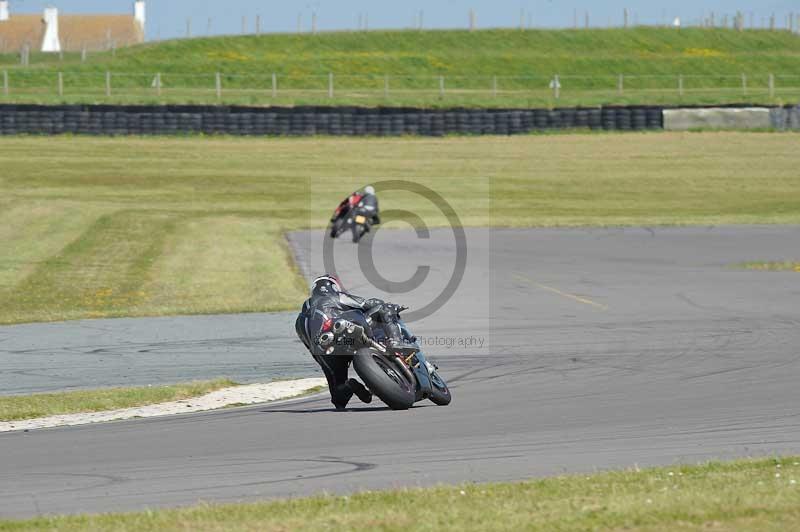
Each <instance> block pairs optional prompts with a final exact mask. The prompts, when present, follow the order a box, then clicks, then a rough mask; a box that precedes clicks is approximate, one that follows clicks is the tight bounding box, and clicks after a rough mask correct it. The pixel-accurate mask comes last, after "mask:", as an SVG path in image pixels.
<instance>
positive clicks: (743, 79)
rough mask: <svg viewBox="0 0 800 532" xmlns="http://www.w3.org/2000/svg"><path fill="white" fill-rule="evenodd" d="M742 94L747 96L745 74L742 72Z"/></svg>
mask: <svg viewBox="0 0 800 532" xmlns="http://www.w3.org/2000/svg"><path fill="white" fill-rule="evenodd" d="M742 94H743V95H744V96H747V74H742Z"/></svg>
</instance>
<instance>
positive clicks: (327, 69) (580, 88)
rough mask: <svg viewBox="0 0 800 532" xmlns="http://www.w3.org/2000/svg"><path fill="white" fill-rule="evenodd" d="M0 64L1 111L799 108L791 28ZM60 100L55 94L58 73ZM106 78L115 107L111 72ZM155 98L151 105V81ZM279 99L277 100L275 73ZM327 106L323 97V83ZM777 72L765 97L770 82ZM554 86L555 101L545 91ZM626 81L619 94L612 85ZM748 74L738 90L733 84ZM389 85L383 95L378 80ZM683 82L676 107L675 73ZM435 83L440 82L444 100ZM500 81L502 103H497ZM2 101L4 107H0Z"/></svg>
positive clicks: (351, 44) (1, 59)
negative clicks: (79, 107)
mask: <svg viewBox="0 0 800 532" xmlns="http://www.w3.org/2000/svg"><path fill="white" fill-rule="evenodd" d="M32 61H33V63H32V65H31V66H30V67H27V68H26V67H22V66H20V65H19V64H18V63H19V58H18V57H17V56H16V55H12V54H5V55H0V69H7V70H8V71H9V80H10V86H11V91H10V94H9V95H8V96H3V95H2V94H1V93H0V99H5V100H7V101H37V102H56V101H67V102H95V101H112V102H157V101H163V102H184V103H185V102H195V103H201V102H216V101H217V97H216V92H215V78H214V76H215V73H216V72H221V73H222V74H223V76H222V88H223V93H222V98H221V100H222V101H224V102H226V103H238V104H257V105H267V104H280V105H290V104H318V103H327V104H330V103H338V104H363V105H412V104H414V105H425V106H452V105H470V106H472V105H475V106H544V105H548V106H552V105H576V104H584V105H589V104H601V103H687V104H688V103H724V102H735V101H753V102H764V103H783V102H795V103H796V102H798V101H800V37H798V36H797V35H794V34H791V33H789V32H786V31H760V30H749V31H745V32H736V31H733V30H727V29H702V28H686V29H682V30H680V31H678V30H675V29H671V28H655V27H640V28H635V29H627V30H624V29H596V30H528V31H520V30H511V29H506V30H501V29H497V30H482V31H475V32H469V31H459V30H452V31H421V32H420V31H370V32H336V33H322V34H318V35H310V34H299V35H298V34H273V35H262V36H241V37H217V38H197V39H185V40H174V41H166V42H160V43H150V44H145V45H140V46H136V47H132V48H128V49H120V50H117V51H116V52H115V54H114V55H113V56H112V53H111V52H103V53H98V54H94V55H91V56H90V58H89V60H88V61H87V62H86V63H85V64H83V63H81V61H80V56H79V54H67V55H66V56H65V57H64V59H63V61H60V60H59V58H58V56H57V55H52V54H50V55H48V54H35V55H34V57H33V59H32ZM59 71H61V72H63V73H64V78H63V79H64V94H63V95H62V96H59V95H58V94H57V72H59ZM107 71H111V72H113V76H112V87H113V90H112V96H111V97H110V98H107V97H106V96H105V73H106V72H107ZM156 73H161V75H162V85H163V91H162V95H161V96H160V97H157V96H156V90H155V88H153V83H154V79H155V74H156ZM273 73H275V74H277V76H278V93H277V96H276V97H274V98H273V97H272V74H273ZM329 73H333V74H334V76H335V80H334V85H335V87H336V90H335V98H334V99H333V100H331V99H329V98H328V94H327V87H328V75H329ZM770 73H772V74H775V75H776V78H775V88H776V92H775V96H774V97H770V96H769V93H768V90H767V87H768V76H769V74H770ZM556 74H558V75H559V76H560V78H561V85H562V91H561V99H559V100H557V101H556V100H555V99H554V97H553V94H552V91H551V90H549V88H548V86H549V82H550V80H551V79H552V78H553V76H554V75H556ZM619 74H624V75H625V78H624V80H623V91H622V93H620V92H619V91H618V81H619V80H618V75H619ZM742 74H746V75H747V82H746V86H747V89H746V90H745V89H744V87H743V84H742V79H741V75H742ZM387 75H388V76H389V80H388V94H387V93H385V90H386V88H387V85H386V79H385V76H387ZM679 75H682V76H684V90H685V93H684V95H683V96H680V95H679V93H678V76H679ZM439 76H444V77H445V94H444V96H442V95H441V94H440V86H439ZM494 77H497V87H496V88H497V93H496V94H495V93H494V92H493V90H494V89H493V87H494V81H493V78H494ZM0 101H1V100H0Z"/></svg>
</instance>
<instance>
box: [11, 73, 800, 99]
mask: <svg viewBox="0 0 800 532" xmlns="http://www.w3.org/2000/svg"><path fill="white" fill-rule="evenodd" d="M0 84H1V87H0V99H5V100H15V101H19V99H20V98H21V97H25V96H30V97H46V98H51V99H52V98H56V99H58V98H62V99H69V98H95V99H103V98H119V97H125V98H133V99H135V98H142V99H147V100H148V101H154V100H155V101H158V100H159V99H164V101H175V100H176V99H177V100H180V99H183V100H185V101H187V102H193V101H201V102H213V101H224V100H227V99H230V98H242V97H246V98H249V99H250V100H251V101H252V102H253V103H269V101H270V100H278V99H281V100H285V99H303V98H310V99H315V100H332V101H335V100H337V99H348V100H353V99H355V100H358V99H367V100H386V101H391V100H393V99H402V100H414V99H420V100H430V99H438V100H447V99H448V98H454V97H460V98H476V99H481V100H489V101H491V100H502V99H508V98H537V99H549V100H553V101H558V100H560V99H563V98H567V97H578V96H596V97H606V98H613V97H618V98H643V99H647V98H648V96H654V95H658V96H661V97H672V98H676V99H680V98H683V97H688V96H692V95H702V94H709V95H710V94H721V95H729V96H739V97H743V98H745V97H754V96H759V97H768V98H777V97H781V96H787V95H788V96H792V97H800V74H786V73H774V74H773V73H741V74H729V75H680V74H678V75H647V74H608V75H598V76H579V75H559V74H553V75H527V76H518V75H517V76H512V75H506V76H503V75H483V76H464V75H453V76H444V75H442V76H408V75H389V74H387V75H337V74H335V73H333V72H331V73H329V74H327V75H316V76H287V75H281V74H279V73H269V74H249V73H224V72H214V73H196V74H174V73H159V72H153V73H131V72H113V71H108V72H74V71H64V72H53V71H36V70H2V71H0Z"/></svg>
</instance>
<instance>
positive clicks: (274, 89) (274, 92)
mask: <svg viewBox="0 0 800 532" xmlns="http://www.w3.org/2000/svg"><path fill="white" fill-rule="evenodd" d="M272 97H273V98H277V97H278V74H276V73H275V72H273V73H272Z"/></svg>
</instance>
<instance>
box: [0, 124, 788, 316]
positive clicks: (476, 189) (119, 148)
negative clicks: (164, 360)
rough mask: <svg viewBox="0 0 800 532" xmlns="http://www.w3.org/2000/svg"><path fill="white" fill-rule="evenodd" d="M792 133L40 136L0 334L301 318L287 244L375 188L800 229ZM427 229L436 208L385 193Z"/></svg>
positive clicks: (299, 290) (596, 213)
mask: <svg viewBox="0 0 800 532" xmlns="http://www.w3.org/2000/svg"><path fill="white" fill-rule="evenodd" d="M798 139H800V136H799V135H798V134H796V133H780V134H778V133H775V134H765V133H735V132H725V133H722V132H720V133H710V132H705V133H667V132H663V133H659V134H649V133H647V134H639V133H631V134H613V135H599V134H574V133H573V134H560V135H533V136H519V137H455V138H444V139H429V138H398V139H380V138H368V139H346V138H300V139H286V138H281V139H263V138H224V137H223V138H196V137H192V138H124V139H123V138H83V137H81V138H77V137H57V138H37V137H17V138H6V139H3V149H2V150H0V239H2V242H3V245H2V246H0V300H2V301H3V305H2V306H0V323H21V322H34V321H53V320H64V319H80V318H100V317H117V316H159V315H175V314H200V313H205V314H211V313H230V312H262V311H277V310H291V309H296V308H297V305H298V304H299V302H300V301H302V300H303V298H304V297H305V294H306V287H305V283H304V281H303V280H302V279H301V278H300V276H299V275H298V273H297V270H296V268H295V267H294V265H293V261H292V258H291V256H290V253H289V251H288V249H287V246H286V241H285V238H284V236H283V234H284V232H285V231H289V230H296V229H303V228H322V227H324V226H325V224H326V222H327V220H328V217H329V216H330V213H331V212H332V211H333V208H334V206H335V205H336V203H337V202H338V201H339V199H340V198H342V197H344V196H345V195H346V194H347V193H349V192H350V191H352V190H354V189H356V188H358V187H361V186H363V185H364V184H366V183H370V182H376V181H381V180H387V179H389V180H391V179H401V180H411V181H413V182H416V183H419V184H422V185H425V186H428V187H431V188H432V189H434V190H435V191H437V192H438V193H439V194H441V195H442V196H443V197H444V198H446V199H447V201H448V203H450V205H452V207H453V209H454V210H455V211H456V213H457V214H458V216H459V217H460V219H461V221H462V223H463V224H464V225H466V226H473V227H474V226H494V227H543V226H549V227H552V226H611V225H614V226H616V225H685V224H694V225H716V224H739V223H786V224H800V176H798V173H797V168H798V167H800V152H799V151H798V150H797V143H798ZM381 205H382V207H383V208H384V209H397V208H403V209H406V210H409V211H411V212H414V213H416V214H418V215H419V216H420V217H421V218H422V219H423V220H425V222H426V224H428V226H431V227H433V226H436V225H439V226H441V225H444V224H445V223H446V220H445V219H444V218H443V216H442V215H441V213H439V212H438V209H437V208H436V207H435V206H434V205H433V204H431V203H430V202H428V201H427V200H425V199H424V198H421V197H419V196H417V195H415V194H408V193H403V192H402V191H397V192H388V193H386V194H383V195H382V196H381Z"/></svg>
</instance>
